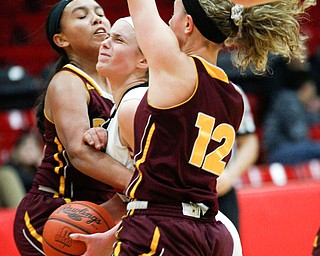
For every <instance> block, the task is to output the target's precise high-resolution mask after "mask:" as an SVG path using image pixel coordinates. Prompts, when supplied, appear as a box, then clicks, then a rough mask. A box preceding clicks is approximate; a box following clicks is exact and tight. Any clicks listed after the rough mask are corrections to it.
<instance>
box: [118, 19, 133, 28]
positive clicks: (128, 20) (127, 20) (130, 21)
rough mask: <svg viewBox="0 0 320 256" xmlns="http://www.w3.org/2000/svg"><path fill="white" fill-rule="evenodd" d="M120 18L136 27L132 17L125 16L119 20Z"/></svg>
mask: <svg viewBox="0 0 320 256" xmlns="http://www.w3.org/2000/svg"><path fill="white" fill-rule="evenodd" d="M119 20H123V21H125V22H127V23H128V24H129V25H130V26H131V27H132V28H133V29H134V26H133V21H132V18H131V17H124V18H120V19H118V21H119Z"/></svg>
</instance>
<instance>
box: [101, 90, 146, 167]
mask: <svg viewBox="0 0 320 256" xmlns="http://www.w3.org/2000/svg"><path fill="white" fill-rule="evenodd" d="M147 89H148V87H147V84H141V85H139V86H136V87H132V88H130V89H129V90H128V91H127V92H126V93H125V94H124V95H123V97H122V99H121V101H120V104H119V106H118V108H120V106H121V104H122V103H123V102H125V101H128V100H133V99H136V100H141V99H142V97H143V96H144V95H145V93H146V91H147ZM111 116H112V118H111V119H110V123H109V126H108V128H107V131H108V144H107V148H106V153H107V154H108V155H110V156H111V157H112V158H113V159H115V160H117V161H118V162H119V163H121V164H122V165H124V166H126V167H127V168H128V169H131V170H132V171H134V160H133V151H132V149H130V148H128V147H127V146H125V145H123V144H122V143H121V140H120V134H119V123H118V111H117V109H116V106H114V107H113V109H112V110H111Z"/></svg>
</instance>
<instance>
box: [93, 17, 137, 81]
mask: <svg viewBox="0 0 320 256" xmlns="http://www.w3.org/2000/svg"><path fill="white" fill-rule="evenodd" d="M142 56H143V55H142V53H141V52H140V50H139V47H138V43H137V40H136V35H135V31H134V29H133V27H131V25H129V23H127V22H126V21H123V20H118V21H116V22H115V23H114V25H113V26H112V28H111V30H110V35H109V36H107V38H106V39H105V40H104V41H103V42H102V44H101V47H100V51H99V56H98V63H97V70H98V72H99V73H100V74H101V75H103V76H106V77H108V78H109V79H110V78H111V76H116V75H118V76H120V75H121V76H128V75H130V74H132V73H133V72H134V71H135V70H136V66H137V63H138V61H139V59H141V57H142Z"/></svg>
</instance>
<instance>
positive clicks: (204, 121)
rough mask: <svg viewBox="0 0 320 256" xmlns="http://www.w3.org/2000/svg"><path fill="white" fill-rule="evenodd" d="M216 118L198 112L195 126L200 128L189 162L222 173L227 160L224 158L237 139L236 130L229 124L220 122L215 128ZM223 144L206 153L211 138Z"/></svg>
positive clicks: (209, 170) (218, 173) (206, 169)
mask: <svg viewBox="0 0 320 256" xmlns="http://www.w3.org/2000/svg"><path fill="white" fill-rule="evenodd" d="M214 124H215V118H213V117H212V116H208V115H206V114H204V113H198V118H197V121H196V124H195V126H196V127H197V128H199V133H198V137H197V139H196V141H195V143H194V145H193V149H192V153H191V156H190V160H189V163H190V164H192V165H194V166H197V167H200V168H202V169H203V170H205V171H208V172H212V173H214V174H216V175H221V173H222V171H223V170H224V168H225V165H226V162H225V161H223V160H222V159H223V158H224V157H225V156H227V155H228V154H229V153H230V151H231V149H232V146H233V143H234V141H235V134H236V133H235V130H234V129H233V127H232V126H231V125H229V124H226V123H222V124H219V125H218V126H217V127H216V128H215V129H214ZM223 139H224V141H223V144H222V145H221V146H219V147H218V148H216V149H215V150H214V151H212V152H210V153H209V154H207V155H206V151H207V147H208V145H209V142H210V140H214V141H217V142H221V141H222V140H223Z"/></svg>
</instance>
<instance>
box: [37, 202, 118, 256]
mask: <svg viewBox="0 0 320 256" xmlns="http://www.w3.org/2000/svg"><path fill="white" fill-rule="evenodd" d="M114 225H115V223H114V221H113V219H112V217H111V215H110V214H109V213H108V212H107V211H106V210H105V209H104V208H102V207H101V206H99V205H97V204H94V203H91V202H87V201H74V202H71V203H67V204H64V205H62V206H60V207H59V208H58V209H56V210H55V211H54V212H53V213H52V214H51V215H50V216H49V218H48V220H47V222H46V224H45V225H44V229H43V234H42V238H43V243H42V245H43V250H44V253H45V254H46V256H62V255H82V254H83V253H84V252H85V251H86V245H85V243H83V242H81V241H76V240H72V239H71V238H70V237H69V235H70V234H71V233H82V234H92V233H102V232H105V231H107V230H109V229H110V228H112V227H113V226H114Z"/></svg>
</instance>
